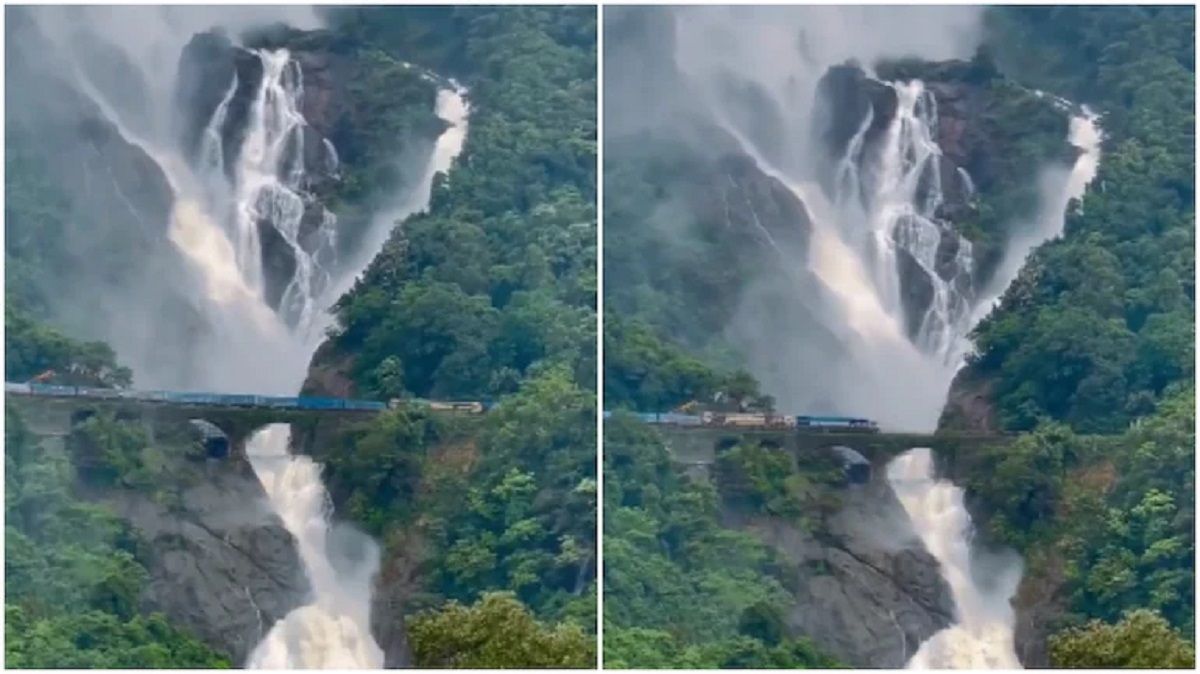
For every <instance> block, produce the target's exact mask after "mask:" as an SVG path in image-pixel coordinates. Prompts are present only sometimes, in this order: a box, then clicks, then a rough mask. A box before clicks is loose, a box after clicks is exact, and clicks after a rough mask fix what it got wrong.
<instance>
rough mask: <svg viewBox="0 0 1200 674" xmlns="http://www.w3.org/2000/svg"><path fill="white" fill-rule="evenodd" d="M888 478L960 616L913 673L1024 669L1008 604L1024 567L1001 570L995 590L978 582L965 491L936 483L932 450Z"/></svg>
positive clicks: (918, 656) (918, 657)
mask: <svg viewBox="0 0 1200 674" xmlns="http://www.w3.org/2000/svg"><path fill="white" fill-rule="evenodd" d="M887 478H888V483H889V484H891V486H892V490H893V491H894V492H895V493H896V497H897V498H899V499H900V503H901V504H902V505H903V506H904V510H905V511H906V512H907V513H908V516H909V519H911V520H912V523H913V528H914V529H915V530H916V532H917V536H918V537H920V539H921V542H922V543H924V544H925V548H926V549H927V550H928V551H929V553H930V554H931V555H933V558H934V559H936V560H937V561H938V564H939V566H940V567H941V572H942V577H943V578H944V579H945V580H946V584H947V585H949V586H950V593H951V595H952V596H953V598H954V605H955V609H956V612H957V613H956V615H957V622H956V623H955V624H954V625H952V626H950V627H947V628H946V629H944V630H942V631H940V632H938V633H937V634H934V635H933V636H932V637H930V638H929V639H927V640H925V642H924V643H922V644H921V647H920V649H919V650H918V651H917V652H916V653H915V654H914V655H913V656H912V658H911V659H910V660H909V662H908V667H909V669H948V668H954V669H1019V668H1020V667H1021V663H1020V662H1019V661H1018V660H1017V655H1016V651H1015V649H1014V645H1013V627H1012V625H1013V610H1012V607H1011V606H1010V605H1009V598H1010V597H1012V596H1013V594H1014V593H1015V592H1016V590H1017V583H1019V582H1020V580H1021V565H1020V563H1019V562H1018V563H1016V564H1009V565H1008V566H1006V567H1002V568H1000V569H999V570H998V571H997V572H996V576H995V577H994V578H993V579H992V580H993V584H992V586H991V587H990V588H987V589H984V588H983V587H981V585H980V584H979V583H978V582H977V581H976V580H975V578H974V577H973V574H972V572H971V534H972V529H971V518H970V516H969V515H968V514H967V509H966V507H965V506H964V505H963V491H962V489H960V488H958V487H956V486H954V485H953V484H952V483H950V482H949V481H946V480H938V479H936V478H935V476H934V463H933V454H932V453H931V452H930V450H929V449H926V448H917V449H912V450H909V451H908V452H906V453H904V454H902V455H900V456H898V457H896V458H895V459H893V460H892V461H891V463H889V464H888V467H887Z"/></svg>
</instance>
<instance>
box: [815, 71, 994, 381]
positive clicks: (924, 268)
mask: <svg viewBox="0 0 1200 674" xmlns="http://www.w3.org/2000/svg"><path fill="white" fill-rule="evenodd" d="M889 86H890V87H892V89H893V90H894V91H895V92H896V97H897V101H898V105H897V108H896V114H895V116H894V117H893V119H892V121H891V123H890V125H889V127H888V130H887V133H886V134H885V135H884V137H883V140H882V145H881V147H880V148H879V149H878V151H877V153H876V156H875V157H874V158H873V161H872V158H869V157H865V156H864V154H863V147H862V146H863V136H864V135H865V131H866V129H867V127H868V126H869V125H870V123H871V121H872V119H873V117H874V115H873V110H871V111H868V114H867V116H866V118H865V119H864V122H863V126H862V128H861V129H860V131H859V133H858V134H856V136H855V137H854V138H853V139H852V140H851V142H850V144H849V146H848V147H847V149H846V154H845V156H844V157H843V158H842V160H841V161H840V162H839V164H838V166H839V169H838V171H839V174H840V175H839V180H838V181H837V185H838V192H837V194H836V195H835V201H836V203H837V204H838V207H839V210H840V211H841V213H840V216H841V219H842V221H843V222H844V223H845V225H844V227H843V229H844V230H846V231H845V232H844V236H848V237H855V236H856V235H857V236H859V237H860V242H859V244H858V245H859V246H860V250H861V252H862V254H863V256H864V257H865V258H866V259H867V260H868V264H869V267H870V269H871V273H872V277H873V279H874V283H875V286H876V292H877V294H878V295H879V296H880V298H881V301H882V302H883V304H884V305H885V306H886V307H887V308H888V310H889V312H890V313H892V314H893V315H895V316H897V317H900V319H901V320H902V321H903V320H904V317H905V316H904V315H905V312H906V310H907V308H906V307H905V306H904V302H903V301H902V299H901V293H902V289H903V286H904V282H905V278H904V269H905V264H908V265H912V264H915V265H916V267H917V270H914V271H913V272H910V273H918V270H919V273H920V274H922V275H923V277H924V278H925V279H926V280H927V282H928V283H929V285H930V288H931V298H930V301H929V305H928V307H926V308H925V309H924V312H923V316H922V317H921V319H920V322H919V324H918V326H917V329H916V330H915V331H914V332H915V334H913V340H914V341H915V342H916V344H917V345H918V346H919V347H920V348H921V349H922V350H924V351H926V352H928V353H930V354H933V355H934V356H936V357H938V358H940V359H942V360H944V361H946V362H954V361H956V360H957V359H958V358H959V357H961V356H962V354H963V353H964V351H965V348H964V347H965V344H964V343H963V341H962V339H961V337H962V335H964V334H965V333H966V329H965V328H966V326H965V321H966V320H968V319H969V316H970V312H969V309H970V305H971V302H972V300H973V280H972V272H973V267H974V259H973V257H972V254H971V243H970V242H969V241H967V240H966V239H964V238H962V237H960V236H959V235H958V234H957V233H956V232H955V231H954V229H953V228H952V227H951V226H950V225H949V224H947V223H943V222H939V221H938V220H937V219H936V213H937V210H938V208H939V207H940V206H941V205H942V200H943V195H942V178H941V156H942V150H941V148H940V147H938V145H937V142H936V141H935V140H934V139H935V137H936V135H937V115H938V113H937V99H936V98H935V97H934V95H933V94H932V93H931V92H929V91H927V90H926V89H925V86H924V84H923V83H922V82H921V81H920V80H913V81H911V82H893V83H890V84H889ZM860 173H865V174H866V175H862V176H860V175H859V174H860ZM864 211H865V212H864ZM856 220H858V221H862V222H864V223H865V225H866V227H865V228H864V229H865V231H863V232H855V231H854V229H855V221H856ZM948 242H949V243H950V245H952V246H953V247H954V250H955V254H954V257H953V258H952V259H951V260H949V261H948V262H947V261H942V262H939V254H940V252H941V251H942V250H943V248H944V246H945V245H946V244H947V243H948ZM901 256H905V258H904V259H905V260H906V261H907V262H902V260H901Z"/></svg>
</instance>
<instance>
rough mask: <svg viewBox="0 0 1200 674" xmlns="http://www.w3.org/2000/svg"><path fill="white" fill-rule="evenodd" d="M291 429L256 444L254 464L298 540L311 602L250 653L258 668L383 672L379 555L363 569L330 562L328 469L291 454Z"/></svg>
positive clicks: (272, 432)
mask: <svg viewBox="0 0 1200 674" xmlns="http://www.w3.org/2000/svg"><path fill="white" fill-rule="evenodd" d="M290 435H291V429H290V428H289V427H288V426H287V425H286V424H275V425H272V426H269V427H267V428H264V429H262V430H261V431H259V432H258V433H257V434H256V435H255V436H254V437H253V438H252V439H251V441H250V442H249V444H248V447H247V454H248V455H249V457H250V465H251V466H253V468H254V472H255V474H256V475H258V479H259V480H260V481H261V482H262V485H263V488H264V489H265V490H266V492H267V497H268V498H269V499H270V501H271V505H272V507H273V508H274V510H275V512H276V513H278V514H279V516H280V518H281V519H283V523H284V526H285V527H287V530H288V531H289V532H291V534H292V535H293V536H295V537H296V543H297V546H298V548H299V551H300V559H301V560H302V561H303V563H304V569H305V572H306V574H307V575H308V579H309V582H310V583H312V595H313V599H312V601H311V603H309V604H308V605H306V606H302V607H300V608H298V609H295V610H294V611H292V612H291V613H289V614H288V615H287V616H286V617H284V618H283V619H282V620H280V621H278V622H276V623H275V625H274V626H273V627H272V628H271V630H270V632H268V633H267V635H266V637H265V638H264V639H263V640H262V641H261V642H259V644H258V646H257V647H255V649H254V652H253V653H251V654H250V659H249V661H248V662H247V664H246V666H247V667H249V668H253V669H335V668H336V669H345V668H363V669H379V668H381V667H382V666H383V651H382V650H380V648H379V646H378V645H377V644H376V643H375V640H374V638H373V637H372V636H371V628H370V625H371V584H372V582H373V581H374V578H375V573H376V572H377V571H378V569H379V553H378V550H377V549H376V548H375V546H374V545H371V546H368V550H367V551H366V554H365V559H363V560H360V561H359V562H358V563H357V564H354V565H346V564H343V565H341V566H340V567H339V566H335V564H334V562H333V561H332V560H331V558H330V550H329V549H328V546H329V541H328V538H329V534H330V523H329V515H330V503H329V495H328V494H327V493H326V491H325V486H324V484H322V482H321V467H320V465H318V464H316V463H314V462H313V461H312V459H310V458H309V457H307V456H291V455H290V454H289V453H288V442H289V438H290Z"/></svg>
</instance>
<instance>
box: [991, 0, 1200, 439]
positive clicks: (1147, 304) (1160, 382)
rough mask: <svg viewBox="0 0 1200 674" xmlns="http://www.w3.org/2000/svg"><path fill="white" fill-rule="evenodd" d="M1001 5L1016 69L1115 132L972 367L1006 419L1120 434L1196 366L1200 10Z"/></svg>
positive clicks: (997, 314) (1004, 39)
mask: <svg viewBox="0 0 1200 674" xmlns="http://www.w3.org/2000/svg"><path fill="white" fill-rule="evenodd" d="M990 16H991V17H992V24H993V27H994V33H993V34H994V36H995V37H994V38H993V39H994V42H995V51H996V53H997V58H998V61H999V63H1000V64H1001V65H1002V67H1006V68H1008V69H1009V70H1010V71H1012V72H1014V73H1015V76H1016V77H1018V78H1019V79H1021V80H1022V81H1026V82H1030V83H1031V84H1034V85H1041V84H1043V83H1044V84H1046V85H1048V86H1054V87H1057V88H1056V89H1054V90H1055V91H1061V92H1063V93H1065V94H1067V95H1076V96H1077V97H1078V98H1077V100H1079V101H1080V102H1084V103H1088V104H1089V105H1091V106H1093V107H1094V108H1095V109H1097V110H1098V111H1100V112H1101V113H1102V115H1103V116H1102V118H1101V126H1102V127H1103V130H1104V133H1105V134H1106V139H1105V142H1104V156H1103V158H1102V162H1101V165H1100V169H1099V173H1098V174H1097V176H1096V179H1095V181H1094V182H1093V183H1092V185H1091V186H1090V187H1089V189H1088V191H1087V193H1086V194H1085V196H1084V198H1083V200H1082V203H1080V204H1077V205H1076V206H1075V207H1074V208H1073V209H1072V211H1071V212H1070V214H1069V215H1068V219H1067V227H1066V232H1065V234H1064V236H1063V237H1062V238H1061V239H1059V240H1056V241H1053V242H1050V243H1048V244H1046V245H1044V246H1042V247H1041V248H1039V249H1038V250H1037V251H1036V253H1035V254H1034V255H1033V256H1032V257H1031V259H1030V260H1029V261H1028V263H1027V264H1026V266H1025V268H1024V269H1023V270H1022V272H1021V275H1020V277H1019V278H1018V279H1017V281H1016V282H1015V283H1013V285H1012V286H1011V287H1010V288H1009V290H1008V292H1007V293H1006V294H1005V295H1004V298H1003V301H1002V304H1001V306H1000V307H999V309H998V310H996V311H994V312H993V313H992V314H991V315H990V316H989V317H988V318H987V319H986V320H985V321H983V322H982V323H981V324H980V325H979V326H978V328H977V329H976V331H975V341H976V345H977V347H978V352H979V353H978V356H977V358H976V359H975V361H974V363H973V364H972V367H973V368H975V369H976V370H977V371H978V372H980V373H983V374H986V375H989V376H991V377H992V378H994V380H995V382H996V387H995V390H996V398H997V403H998V405H999V410H1000V417H1001V420H1002V422H1003V423H1004V425H1005V426H1007V427H1008V428H1011V429H1017V430H1026V429H1030V428H1033V427H1034V426H1035V425H1036V424H1037V423H1038V421H1039V420H1041V419H1055V420H1060V421H1064V422H1066V423H1067V424H1069V425H1070V426H1071V427H1072V428H1074V429H1075V430H1077V431H1083V432H1102V433H1112V432H1119V431H1121V430H1122V429H1124V428H1125V427H1126V426H1127V425H1128V424H1129V422H1130V421H1131V420H1133V419H1134V418H1136V417H1139V416H1141V415H1144V414H1146V413H1148V412H1150V411H1152V410H1153V409H1154V408H1155V405H1156V403H1157V401H1158V400H1159V399H1160V398H1161V397H1162V395H1163V394H1164V391H1166V390H1167V388H1168V387H1169V386H1170V384H1171V383H1173V382H1177V381H1184V380H1189V379H1191V378H1192V376H1193V374H1194V372H1193V361H1194V355H1193V354H1194V327H1193V324H1194V318H1195V287H1194V281H1193V278H1194V254H1193V251H1194V244H1195V207H1194V197H1195V194H1194V163H1195V157H1194V146H1195V132H1194V118H1193V117H1194V115H1193V101H1194V100H1195V89H1194V87H1195V73H1194V72H1193V70H1192V67H1193V65H1192V64H1193V57H1194V25H1195V17H1194V10H1193V9H1192V8H1189V7H1170V8H1167V7H1164V8H1154V7H1112V8H1110V7H1102V8H1084V7H1077V8H1020V9H1018V8H1009V9H1005V10H1003V11H1000V10H997V11H995V12H993V13H991V14H990ZM1017 45H1020V46H1021V48H1020V50H1019V51H1018V50H1016V49H1015V47H1016V46H1017Z"/></svg>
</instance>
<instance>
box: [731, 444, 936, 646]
mask: <svg viewBox="0 0 1200 674" xmlns="http://www.w3.org/2000/svg"><path fill="white" fill-rule="evenodd" d="M837 496H838V498H839V499H840V501H841V507H840V509H839V510H838V511H837V512H836V513H835V514H834V515H833V516H831V517H829V518H827V519H826V520H825V521H824V522H822V523H821V524H820V525H818V527H817V528H816V530H815V531H805V530H802V529H801V528H799V527H798V526H796V525H794V524H792V523H790V522H786V521H784V520H781V519H778V518H767V519H756V520H754V521H752V522H749V523H743V524H742V526H744V527H745V528H747V529H748V530H750V531H751V532H753V533H754V534H756V535H757V536H758V537H759V538H761V539H762V540H763V541H764V542H765V543H767V544H769V545H771V546H773V547H774V548H775V549H776V550H778V551H779V552H780V553H781V554H782V555H783V556H784V557H785V558H786V559H787V560H788V561H789V562H790V563H792V564H793V565H794V566H795V569H796V571H795V574H796V575H795V578H793V579H792V582H791V583H790V584H789V586H790V587H793V588H794V589H793V594H794V596H795V597H796V602H795V604H794V605H793V608H792V611H791V613H790V614H789V616H788V626H789V628H790V629H791V630H792V631H793V632H794V633H795V634H797V635H802V636H806V637H808V638H810V639H812V641H813V643H815V644H816V645H817V646H818V647H820V648H821V649H822V650H824V651H826V652H828V653H830V654H831V655H833V656H834V657H836V658H838V659H839V660H840V661H842V662H844V663H846V664H848V665H850V666H852V667H860V668H901V667H903V666H904V665H905V663H906V662H908V659H909V658H910V657H912V655H913V654H914V653H916V651H917V649H918V648H919V647H920V645H921V643H922V642H923V641H925V640H926V639H928V638H929V637H930V636H932V635H933V634H934V633H936V632H937V631H939V630H941V629H942V628H944V627H947V626H948V625H950V624H951V622H952V621H953V616H954V603H953V599H952V597H951V595H950V588H949V587H948V586H947V585H946V583H945V581H944V580H943V579H942V577H941V574H940V571H939V567H938V563H937V561H936V560H935V559H933V557H932V556H931V555H930V554H929V553H928V552H926V551H925V549H924V547H923V546H922V545H921V543H920V541H919V539H917V538H916V536H915V534H913V533H912V531H911V525H910V524H909V523H908V519H907V516H906V515H905V514H904V510H903V508H902V506H901V505H900V503H899V501H898V500H896V497H895V495H894V494H893V493H892V491H891V488H890V487H889V486H888V485H887V482H886V477H885V476H884V471H883V470H881V469H879V467H876V469H875V470H873V471H871V478H870V481H869V482H868V483H867V484H865V485H852V486H849V487H846V488H844V489H841V490H839V491H838V492H837Z"/></svg>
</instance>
